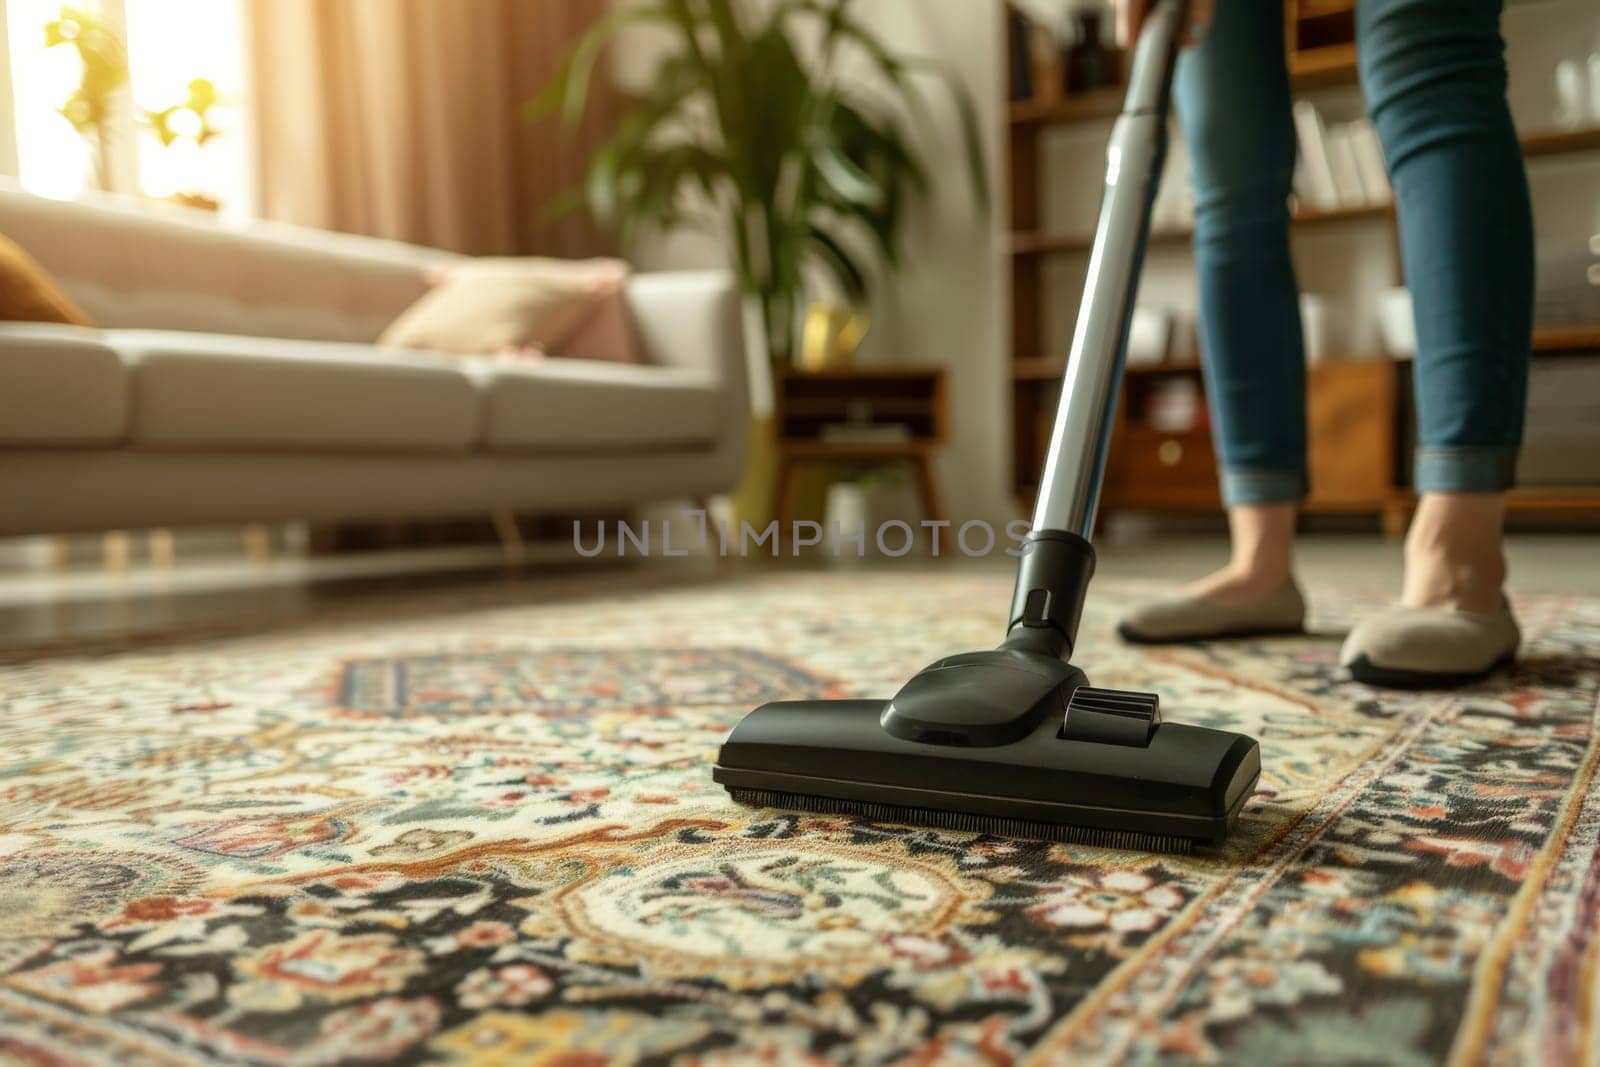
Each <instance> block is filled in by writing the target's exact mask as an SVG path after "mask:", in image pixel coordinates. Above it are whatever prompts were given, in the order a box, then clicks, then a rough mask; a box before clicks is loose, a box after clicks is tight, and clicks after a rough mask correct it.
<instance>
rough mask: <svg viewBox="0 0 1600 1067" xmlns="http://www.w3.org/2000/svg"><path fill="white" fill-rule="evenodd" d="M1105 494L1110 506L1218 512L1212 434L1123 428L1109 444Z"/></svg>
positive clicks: (1144, 427) (1137, 427) (1140, 427)
mask: <svg viewBox="0 0 1600 1067" xmlns="http://www.w3.org/2000/svg"><path fill="white" fill-rule="evenodd" d="M1104 495H1105V500H1106V502H1107V503H1108V504H1110V505H1112V506H1114V507H1146V508H1166V507H1184V508H1189V507H1216V506H1217V504H1218V501H1219V494H1218V489H1217V469H1216V454H1215V452H1214V451H1213V449H1212V446H1211V434H1210V433H1208V432H1206V431H1203V430H1200V431H1191V432H1189V433H1162V432H1161V431H1159V430H1153V429H1151V428H1150V427H1148V426H1129V425H1124V426H1123V427H1122V429H1121V431H1120V432H1119V433H1118V434H1117V435H1116V436H1115V437H1114V438H1113V439H1112V441H1111V456H1110V459H1109V460H1108V461H1107V463H1106V486H1105V494H1104Z"/></svg>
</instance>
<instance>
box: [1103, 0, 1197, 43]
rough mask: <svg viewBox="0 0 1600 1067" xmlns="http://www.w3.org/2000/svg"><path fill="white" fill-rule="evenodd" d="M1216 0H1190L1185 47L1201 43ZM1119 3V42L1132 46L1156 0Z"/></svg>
mask: <svg viewBox="0 0 1600 1067" xmlns="http://www.w3.org/2000/svg"><path fill="white" fill-rule="evenodd" d="M1213 2H1214V0H1189V25H1188V26H1187V27H1186V32H1185V34H1184V36H1185V41H1184V47H1185V48H1192V47H1194V45H1196V44H1198V43H1199V39H1200V35H1201V34H1202V33H1204V32H1205V29H1206V27H1207V26H1209V25H1211V11H1212V4H1213ZM1116 3H1117V44H1119V45H1121V46H1122V47H1123V48H1132V47H1133V43H1134V42H1135V41H1137V40H1138V39H1139V30H1140V28H1142V27H1143V26H1144V19H1145V16H1146V15H1148V14H1149V13H1150V8H1151V7H1153V6H1155V0H1116Z"/></svg>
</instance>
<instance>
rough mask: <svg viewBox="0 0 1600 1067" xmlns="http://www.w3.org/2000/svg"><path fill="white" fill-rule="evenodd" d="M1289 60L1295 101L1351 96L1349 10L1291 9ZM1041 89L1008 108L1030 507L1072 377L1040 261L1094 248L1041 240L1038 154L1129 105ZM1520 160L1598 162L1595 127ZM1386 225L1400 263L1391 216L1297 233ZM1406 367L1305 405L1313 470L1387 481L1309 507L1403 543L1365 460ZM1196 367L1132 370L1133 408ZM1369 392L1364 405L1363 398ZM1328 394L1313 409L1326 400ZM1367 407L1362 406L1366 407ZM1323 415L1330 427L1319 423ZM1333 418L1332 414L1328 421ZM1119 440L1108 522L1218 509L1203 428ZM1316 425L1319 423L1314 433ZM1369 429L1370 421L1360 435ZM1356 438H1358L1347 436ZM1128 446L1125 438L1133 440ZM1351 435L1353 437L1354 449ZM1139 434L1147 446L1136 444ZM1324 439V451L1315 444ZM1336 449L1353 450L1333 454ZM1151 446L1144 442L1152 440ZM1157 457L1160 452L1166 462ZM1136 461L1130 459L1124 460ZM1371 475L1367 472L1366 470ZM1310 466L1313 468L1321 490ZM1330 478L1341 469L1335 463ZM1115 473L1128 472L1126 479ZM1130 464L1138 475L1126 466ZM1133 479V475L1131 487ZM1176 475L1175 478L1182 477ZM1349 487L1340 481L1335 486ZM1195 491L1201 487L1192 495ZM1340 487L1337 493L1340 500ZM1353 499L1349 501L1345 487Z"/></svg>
mask: <svg viewBox="0 0 1600 1067" xmlns="http://www.w3.org/2000/svg"><path fill="white" fill-rule="evenodd" d="M1285 10H1286V20H1285V26H1286V41H1285V48H1286V56H1287V62H1288V65H1289V71H1290V77H1291V81H1292V83H1293V86H1294V88H1295V89H1296V90H1307V89H1316V88H1319V87H1328V86H1340V85H1350V84H1353V83H1354V82H1355V80H1356V77H1357V63H1356V49H1355V45H1354V42H1353V33H1354V16H1353V12H1354V2H1353V0H1285ZM1036 84H1039V85H1043V86H1046V87H1047V91H1048V93H1049V94H1051V95H1047V96H1044V97H1042V98H1039V99H1034V100H1026V101H1016V102H1012V103H1011V104H1010V105H1009V106H1008V112H1007V116H1006V117H1007V126H1008V130H1009V151H1008V153H1007V165H1008V170H1009V183H1008V184H1009V205H1008V208H1009V218H1008V222H1009V227H1008V228H1009V230H1010V248H1009V251H1010V262H1011V280H1012V302H1011V303H1012V315H1011V342H1012V344H1011V353H1012V357H1011V360H1010V365H1011V373H1010V377H1011V381H1012V449H1013V468H1014V477H1013V488H1014V489H1015V490H1016V492H1017V494H1018V496H1019V497H1020V498H1021V499H1022V501H1023V503H1024V504H1025V505H1026V504H1028V503H1031V494H1033V493H1034V492H1035V491H1036V490H1037V485H1038V478H1039V468H1040V465H1041V462H1042V457H1043V454H1044V447H1045V443H1046V441H1047V439H1048V434H1049V430H1050V418H1051V415H1052V414H1053V412H1054V409H1055V404H1056V399H1057V395H1058V391H1059V390H1058V388H1057V386H1058V383H1059V382H1060V380H1061V377H1062V374H1063V372H1064V370H1065V362H1066V361H1065V356H1064V354H1062V355H1055V354H1049V353H1047V351H1046V349H1045V346H1044V345H1043V343H1042V342H1043V340H1044V337H1043V320H1044V317H1045V311H1046V307H1047V300H1048V299H1049V298H1050V296H1051V294H1047V293H1046V291H1045V285H1044V282H1045V270H1044V261H1045V259H1046V258H1047V257H1050V256H1069V255H1085V254H1087V252H1088V251H1089V250H1090V248H1091V247H1092V245H1093V233H1092V226H1093V222H1094V220H1093V218H1087V219H1084V220H1083V221H1082V224H1081V227H1079V228H1078V229H1077V231H1076V232H1054V231H1050V230H1046V229H1044V228H1043V226H1042V224H1043V221H1044V213H1043V209H1042V198H1043V192H1044V190H1046V189H1047V188H1049V182H1048V176H1047V175H1045V174H1043V173H1042V171H1043V170H1044V169H1045V166H1044V154H1043V153H1042V152H1041V151H1040V141H1041V139H1042V138H1043V137H1044V136H1046V135H1047V134H1048V133H1049V131H1050V130H1051V129H1052V128H1054V127H1059V126H1070V125H1073V124H1081V123H1093V122H1105V121H1106V120H1109V119H1111V118H1114V117H1115V116H1116V115H1117V114H1118V112H1119V110H1120V108H1121V103H1122V92H1123V91H1122V88H1121V87H1112V88H1106V89H1099V90H1094V91H1092V92H1088V93H1083V94H1080V95H1076V96H1062V95H1059V89H1058V88H1057V87H1058V86H1059V85H1060V84H1061V79H1060V78H1059V77H1058V76H1056V77H1044V78H1038V79H1036ZM1520 140H1521V144H1522V150H1523V154H1524V155H1525V156H1526V157H1527V158H1528V159H1530V160H1532V159H1540V158H1548V157H1555V156H1562V155H1570V154H1577V153H1584V152H1594V151H1600V126H1594V127H1588V128H1581V129H1573V130H1535V131H1529V132H1526V133H1524V134H1523V135H1522V136H1521V138H1520ZM1384 220H1387V223H1388V226H1387V229H1386V234H1387V237H1388V239H1389V241H1390V242H1391V244H1392V246H1393V248H1394V249H1395V255H1396V257H1397V258H1398V247H1399V246H1398V234H1397V226H1396V219H1395V215H1394V207H1393V205H1392V204H1387V203H1384V204H1370V205H1363V206H1360V207H1351V208H1338V209H1333V210H1320V211H1319V210H1310V209H1298V210H1296V211H1295V214H1294V216H1293V222H1294V226H1295V228H1296V230H1299V229H1302V228H1307V227H1323V226H1340V225H1347V224H1348V225H1363V224H1368V223H1371V222H1375V221H1376V222H1382V221H1384ZM1192 235H1193V230H1192V227H1188V226H1182V227H1167V228H1163V229H1161V230H1158V231H1156V232H1154V233H1152V234H1151V242H1152V243H1153V244H1156V245H1177V244H1181V243H1182V242H1185V241H1188V240H1189V239H1190V238H1191V237H1192ZM1533 349H1534V351H1535V352H1537V353H1539V354H1540V355H1542V356H1551V357H1558V358H1559V357H1560V356H1563V355H1568V354H1581V353H1600V323H1595V324H1577V325H1571V326H1560V327H1543V328H1540V329H1539V330H1538V331H1536V332H1535V334H1534V337H1533ZM1403 362H1405V361H1404V360H1398V361H1397V360H1394V359H1390V358H1389V357H1387V356H1374V355H1373V354H1370V353H1367V354H1351V356H1350V358H1346V359H1330V360H1328V361H1325V362H1322V363H1319V364H1317V365H1315V366H1313V367H1311V368H1309V371H1310V376H1311V378H1312V380H1313V382H1314V383H1315V387H1314V389H1313V393H1312V397H1311V403H1312V406H1313V408H1314V409H1315V410H1314V411H1313V412H1312V415H1313V418H1312V421H1311V425H1310V435H1311V439H1310V448H1311V452H1312V455H1313V457H1316V456H1322V457H1337V456H1339V455H1342V454H1354V452H1352V451H1351V450H1352V449H1354V450H1355V452H1359V453H1360V454H1361V455H1362V456H1364V457H1366V458H1365V459H1364V460H1363V463H1365V464H1366V465H1367V466H1368V467H1371V468H1372V469H1373V470H1376V471H1381V472H1384V473H1383V474H1382V476H1381V478H1378V479H1377V480H1370V479H1369V480H1368V481H1366V482H1361V481H1359V480H1356V481H1352V480H1351V477H1347V476H1345V475H1342V474H1339V475H1336V474H1334V473H1330V471H1324V472H1323V473H1322V474H1321V476H1320V477H1321V480H1323V481H1328V480H1329V479H1330V478H1332V479H1333V481H1334V482H1335V483H1336V488H1335V491H1334V492H1332V494H1331V495H1330V493H1329V492H1323V491H1319V490H1318V489H1317V487H1316V486H1313V496H1312V499H1311V501H1310V502H1309V509H1310V510H1312V511H1333V512H1340V513H1350V512H1361V511H1366V512H1375V513H1377V514H1379V515H1380V516H1382V518H1383V523H1384V528H1385V529H1386V530H1387V531H1389V532H1397V531H1399V530H1402V529H1403V528H1404V523H1405V521H1406V518H1407V517H1408V515H1409V509H1410V495H1409V492H1408V491H1407V490H1404V489H1402V488H1398V487H1396V486H1395V485H1393V484H1392V482H1393V477H1392V474H1393V471H1394V469H1395V466H1396V464H1395V463H1394V462H1393V455H1391V456H1390V457H1389V460H1388V461H1387V462H1383V461H1380V459H1379V458H1378V457H1375V456H1370V455H1367V452H1368V451H1370V449H1369V444H1370V441H1371V440H1372V439H1373V437H1372V435H1373V434H1374V433H1376V432H1377V429H1376V428H1377V427H1379V426H1390V427H1393V426H1398V425H1399V424H1400V423H1401V416H1402V414H1403V413H1402V412H1401V411H1400V409H1399V407H1398V405H1399V404H1401V403H1403V402H1404V401H1403V393H1402V391H1401V390H1399V389H1397V388H1396V387H1395V382H1396V380H1397V375H1398V374H1399V373H1400V372H1401V370H1403V368H1401V367H1400V366H1399V365H1400V364H1401V363H1403ZM1199 370H1200V368H1199V364H1198V362H1197V361H1195V359H1194V358H1193V357H1192V356H1190V357H1179V358H1175V359H1169V360H1166V361H1163V362H1161V363H1155V364H1138V365H1134V366H1130V367H1128V368H1127V379H1128V386H1127V388H1126V389H1125V390H1124V393H1125V397H1126V394H1127V393H1129V392H1133V393H1135V394H1137V393H1138V392H1139V389H1140V387H1139V386H1138V385H1136V384H1135V383H1138V382H1141V381H1149V382H1152V383H1153V382H1157V381H1159V380H1160V379H1161V378H1163V377H1171V376H1184V375H1188V376H1193V377H1195V378H1196V379H1198V378H1199ZM1363 390H1365V393H1363ZM1319 392H1321V393H1324V394H1328V393H1331V394H1332V396H1331V397H1330V396H1327V395H1324V396H1322V397H1320V398H1319V396H1318V393H1319ZM1363 397H1364V398H1363ZM1318 412H1321V413H1322V414H1321V415H1320V416H1319V415H1318ZM1330 412H1331V413H1332V414H1330ZM1117 420H1118V421H1117V424H1116V428H1115V432H1116V434H1117V435H1118V440H1119V441H1120V440H1123V439H1124V438H1125V439H1127V440H1129V441H1135V442H1136V443H1139V442H1142V444H1140V446H1139V448H1137V449H1134V451H1138V452H1139V456H1138V457H1134V458H1132V459H1126V458H1125V459H1124V460H1121V461H1119V460H1118V459H1117V458H1116V456H1117V451H1116V450H1117V448H1118V447H1119V446H1117V445H1114V446H1113V462H1112V467H1111V471H1110V473H1109V474H1108V479H1107V487H1106V490H1105V495H1104V499H1105V506H1106V508H1107V509H1108V510H1115V509H1116V508H1118V507H1127V508H1139V509H1146V510H1154V511H1164V510H1192V509H1194V508H1201V507H1204V508H1211V507H1215V506H1217V497H1216V487H1215V476H1214V474H1211V473H1207V474H1206V475H1205V476H1204V477H1201V476H1200V475H1199V474H1197V473H1196V472H1199V471H1201V470H1202V469H1204V470H1205V471H1207V472H1209V470H1210V464H1211V463H1212V462H1213V457H1212V454H1211V449H1210V437H1209V431H1207V430H1205V429H1204V428H1203V427H1198V428H1196V429H1195V430H1194V431H1192V432H1191V433H1190V434H1188V435H1172V434H1163V433H1160V432H1147V431H1149V428H1148V427H1138V428H1136V427H1134V426H1133V424H1132V423H1130V421H1129V416H1128V411H1127V404H1126V402H1125V403H1124V404H1123V405H1122V407H1121V408H1120V409H1119V412H1118V416H1117ZM1319 420H1320V421H1319ZM1363 420H1366V421H1363ZM1352 427H1356V429H1355V430H1352V429H1351V428H1352ZM1130 432H1131V436H1129V434H1130ZM1352 433H1354V436H1348V435H1350V434H1352ZM1141 434H1142V435H1143V436H1141ZM1319 435H1321V436H1320V439H1319ZM1341 435H1345V436H1346V437H1347V440H1345V443H1344V444H1342V445H1341V444H1340V443H1339V439H1340V436H1341ZM1146 438H1148V440H1147V439H1146ZM1378 439H1381V440H1384V441H1388V442H1389V446H1388V447H1390V449H1391V452H1392V451H1393V449H1394V448H1397V447H1398V445H1397V444H1396V443H1395V439H1394V438H1393V435H1392V434H1391V435H1389V436H1384V435H1383V434H1379V435H1378ZM1163 446H1166V447H1165V448H1163ZM1124 447H1126V448H1130V449H1133V446H1132V445H1129V446H1124ZM1368 461H1370V462H1368ZM1316 462H1317V461H1316V460H1315V459H1314V460H1313V468H1314V478H1313V481H1314V482H1315V481H1317V480H1318V476H1316V471H1315V469H1316ZM1321 462H1322V463H1323V465H1324V466H1325V467H1326V465H1327V464H1328V463H1329V462H1333V461H1332V460H1329V459H1327V458H1324V459H1323V460H1322V461H1321ZM1119 464H1120V465H1119ZM1130 464H1132V466H1130ZM1124 468H1126V470H1134V469H1135V468H1137V472H1138V473H1137V475H1136V480H1137V482H1138V484H1137V487H1134V486H1133V483H1132V482H1130V481H1129V480H1127V479H1121V480H1120V481H1119V479H1118V477H1117V476H1116V472H1117V471H1118V470H1119V469H1124ZM1126 470H1125V473H1126ZM1175 471H1176V473H1174V472H1175ZM1341 479H1342V481H1341ZM1191 482H1192V483H1193V484H1191ZM1338 485H1343V488H1337V486H1338ZM1352 486H1355V487H1356V488H1354V489H1352V488H1351V487H1352ZM1511 507H1512V509H1513V510H1515V511H1519V512H1528V513H1538V514H1552V515H1553V514H1566V513H1578V512H1591V511H1592V512H1597V513H1600V489H1586V488H1573V489H1570V490H1569V489H1561V488H1549V489H1543V488H1542V489H1536V490H1527V491H1519V492H1518V493H1516V494H1514V495H1513V497H1512V499H1511Z"/></svg>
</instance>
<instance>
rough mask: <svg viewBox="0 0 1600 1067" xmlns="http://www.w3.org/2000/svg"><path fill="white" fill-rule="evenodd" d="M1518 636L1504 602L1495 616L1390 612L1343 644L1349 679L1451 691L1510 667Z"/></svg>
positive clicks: (1364, 622) (1419, 610) (1434, 611)
mask: <svg viewBox="0 0 1600 1067" xmlns="http://www.w3.org/2000/svg"><path fill="white" fill-rule="evenodd" d="M1521 641H1522V633H1521V631H1520V630H1519V629H1518V628H1517V620H1516V619H1515V618H1513V617H1512V615H1511V605H1510V604H1508V603H1506V601H1505V600H1504V599H1502V600H1501V602H1500V610H1499V611H1493V612H1487V613H1485V612H1475V611H1451V610H1448V609H1445V608H1398V607H1397V608H1390V609H1389V610H1388V611H1385V612H1384V613H1383V614H1381V615H1374V616H1373V617H1371V618H1369V619H1363V620H1362V621H1361V622H1360V624H1358V625H1357V626H1356V628H1355V629H1354V630H1351V631H1350V636H1349V637H1347V638H1345V642H1344V648H1343V649H1342V650H1341V651H1340V653H1339V662H1340V663H1342V664H1344V666H1346V667H1348V668H1349V669H1350V676H1351V677H1352V678H1354V679H1355V680H1356V681H1358V682H1364V683H1365V684H1367V685H1375V686H1382V687H1384V688H1387V689H1436V688H1452V687H1454V686H1458V685H1465V684H1467V683H1468V682H1475V681H1477V680H1479V679H1480V678H1484V677H1486V676H1487V675H1489V674H1492V673H1493V672H1494V671H1496V670H1498V669H1499V668H1500V667H1503V666H1506V665H1507V664H1509V663H1511V662H1512V661H1513V660H1514V659H1515V657H1516V654H1517V645H1518V644H1520V643H1521Z"/></svg>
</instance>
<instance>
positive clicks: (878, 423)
mask: <svg viewBox="0 0 1600 1067" xmlns="http://www.w3.org/2000/svg"><path fill="white" fill-rule="evenodd" d="M773 384H774V386H775V388H774V408H773V424H774V425H775V426H776V427H777V431H778V484H777V486H776V489H777V494H776V496H777V510H778V529H779V537H780V538H783V537H785V536H786V535H787V534H788V532H789V531H790V530H791V529H793V522H794V518H795V508H796V502H795V499H794V497H795V474H796V472H797V471H798V470H799V468H800V467H801V466H802V465H805V464H815V463H869V464H878V463H909V464H910V465H911V468H912V470H913V471H914V473H915V475H916V479H917V492H918V495H919V496H920V497H921V500H922V509H923V518H925V519H927V520H929V521H934V522H943V521H944V519H945V514H944V504H943V501H942V499H941V495H940V492H939V484H938V480H937V479H936V477H935V475H934V472H933V457H934V455H935V454H936V453H937V452H938V450H939V449H940V448H941V447H942V446H943V445H944V441H945V434H946V426H947V415H946V410H945V373H944V370H943V369H942V368H938V367H909V366H896V367H860V368H851V369H848V370H827V371H800V370H794V369H790V368H783V369H781V370H779V371H778V372H777V376H776V380H775V381H774V383H773Z"/></svg>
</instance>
